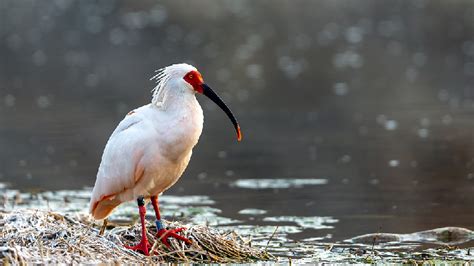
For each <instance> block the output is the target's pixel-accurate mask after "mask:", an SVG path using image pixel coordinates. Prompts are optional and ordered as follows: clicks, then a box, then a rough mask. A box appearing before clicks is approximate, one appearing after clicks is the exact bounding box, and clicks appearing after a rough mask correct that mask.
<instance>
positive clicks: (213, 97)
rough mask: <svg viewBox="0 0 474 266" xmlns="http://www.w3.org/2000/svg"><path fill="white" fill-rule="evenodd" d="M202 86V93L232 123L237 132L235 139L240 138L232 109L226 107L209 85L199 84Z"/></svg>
mask: <svg viewBox="0 0 474 266" xmlns="http://www.w3.org/2000/svg"><path fill="white" fill-rule="evenodd" d="M201 87H202V94H204V95H206V96H207V97H208V98H209V99H211V100H212V101H213V102H214V103H215V104H217V105H218V106H219V107H220V108H221V109H222V110H223V111H224V112H225V113H226V114H227V116H228V117H229V119H230V121H232V124H234V128H235V131H236V132H237V140H238V141H241V140H242V132H240V126H239V122H237V119H235V117H234V114H232V111H231V110H230V109H229V107H227V105H226V104H225V103H224V102H223V101H222V100H221V98H220V97H219V96H217V94H216V93H215V92H214V91H213V90H212V89H211V88H210V87H209V86H207V84H205V83H203V84H201Z"/></svg>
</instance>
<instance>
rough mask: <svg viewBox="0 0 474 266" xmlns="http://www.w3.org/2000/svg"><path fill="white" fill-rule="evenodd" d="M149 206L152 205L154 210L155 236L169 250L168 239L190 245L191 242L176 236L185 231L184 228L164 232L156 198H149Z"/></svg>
mask: <svg viewBox="0 0 474 266" xmlns="http://www.w3.org/2000/svg"><path fill="white" fill-rule="evenodd" d="M151 204H152V205H153V209H155V215H156V221H155V223H156V231H157V233H156V236H157V237H158V238H159V239H160V240H161V242H162V243H163V244H164V245H165V246H167V247H168V248H171V246H170V243H169V241H168V238H169V237H173V238H176V239H178V240H181V241H184V242H185V243H186V244H191V243H192V242H191V240H189V239H187V238H185V237H184V236H181V235H178V233H179V232H181V231H183V230H185V229H186V228H176V229H171V230H166V229H165V228H164V227H163V224H162V223H161V215H160V207H159V205H158V196H151Z"/></svg>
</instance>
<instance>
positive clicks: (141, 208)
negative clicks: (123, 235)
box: [125, 197, 151, 256]
mask: <svg viewBox="0 0 474 266" xmlns="http://www.w3.org/2000/svg"><path fill="white" fill-rule="evenodd" d="M137 202H138V212H139V213H140V221H141V223H142V240H141V241H140V243H138V245H136V246H132V247H131V246H125V247H126V248H128V249H131V250H135V251H141V252H142V253H143V254H145V255H146V256H150V253H149V252H148V250H149V249H150V248H151V245H150V243H149V242H148V238H147V236H146V227H145V214H146V207H145V199H144V198H143V197H139V198H138V199H137Z"/></svg>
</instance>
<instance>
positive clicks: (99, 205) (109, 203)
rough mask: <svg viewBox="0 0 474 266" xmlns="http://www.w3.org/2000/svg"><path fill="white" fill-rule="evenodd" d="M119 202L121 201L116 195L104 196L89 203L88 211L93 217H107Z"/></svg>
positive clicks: (98, 218)
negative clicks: (89, 208)
mask: <svg viewBox="0 0 474 266" xmlns="http://www.w3.org/2000/svg"><path fill="white" fill-rule="evenodd" d="M120 203H122V201H120V200H119V199H117V197H113V196H110V197H104V198H102V199H100V200H99V201H97V202H95V203H94V204H92V205H91V210H90V212H91V214H92V216H93V217H94V218H95V219H97V220H101V219H104V218H107V216H109V214H110V213H111V212H112V211H113V210H114V209H115V208H116V207H117V206H118V205H120Z"/></svg>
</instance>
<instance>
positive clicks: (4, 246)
mask: <svg viewBox="0 0 474 266" xmlns="http://www.w3.org/2000/svg"><path fill="white" fill-rule="evenodd" d="M165 226H167V227H168V228H177V227H183V225H182V224H179V223H167V222H165ZM0 227H1V228H2V231H1V233H0V257H1V258H2V260H3V264H8V263H11V264H24V263H28V264H31V263H54V264H57V263H68V264H70V263H159V262H194V263H244V262H254V261H265V260H274V257H273V256H272V255H270V254H269V253H267V252H266V251H265V250H260V249H258V248H255V247H251V243H250V242H247V241H245V240H244V239H243V238H242V237H240V236H239V235H238V234H236V233H235V232H228V233H225V234H223V233H220V232H218V231H216V230H213V229H212V228H208V227H206V226H199V225H198V226H187V228H188V229H187V230H186V231H185V232H183V234H184V236H185V237H187V238H189V239H191V240H192V241H193V244H192V245H185V244H184V243H183V242H178V241H176V240H174V239H172V240H171V241H170V242H171V250H168V249H167V248H166V247H165V246H164V245H162V244H161V243H160V241H156V240H157V238H156V237H155V236H154V234H155V233H156V230H155V227H154V226H153V225H152V224H151V223H149V224H148V237H149V240H150V242H151V243H152V245H153V248H152V252H151V253H152V254H154V255H153V256H150V257H147V256H144V255H141V254H139V253H136V252H134V251H130V250H128V249H126V248H124V247H123V245H124V244H125V245H133V244H136V243H137V242H138V241H139V238H140V225H139V224H135V225H134V226H130V227H115V228H112V229H111V230H106V232H105V234H104V235H103V236H100V235H99V230H98V228H97V225H96V224H93V223H92V222H91V221H90V220H89V219H88V218H87V217H80V216H72V215H71V216H70V215H66V216H65V215H61V214H58V213H54V212H49V211H42V210H17V211H13V212H1V213H0ZM153 243H154V244H153Z"/></svg>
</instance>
